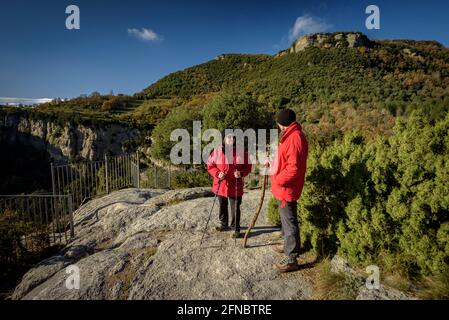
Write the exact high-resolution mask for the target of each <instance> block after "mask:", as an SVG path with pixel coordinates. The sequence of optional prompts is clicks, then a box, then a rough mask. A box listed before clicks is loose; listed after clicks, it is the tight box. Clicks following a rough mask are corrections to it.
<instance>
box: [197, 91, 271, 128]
mask: <svg viewBox="0 0 449 320" xmlns="http://www.w3.org/2000/svg"><path fill="white" fill-rule="evenodd" d="M203 115H204V116H203V118H204V127H205V128H208V129H209V128H215V129H218V130H223V129H227V128H230V129H242V130H246V129H255V130H257V129H271V128H273V126H274V121H273V114H272V113H271V112H269V111H268V110H267V108H266V107H265V106H264V105H263V104H261V103H259V102H257V101H256V100H254V99H253V98H252V97H250V96H248V95H234V94H230V93H224V94H221V95H219V96H218V97H216V98H215V99H214V100H212V101H211V102H210V103H208V104H207V105H206V106H205V107H204V110H203Z"/></svg>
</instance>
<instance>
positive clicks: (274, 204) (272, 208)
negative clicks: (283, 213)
mask: <svg viewBox="0 0 449 320" xmlns="http://www.w3.org/2000/svg"><path fill="white" fill-rule="evenodd" d="M267 219H268V223H270V224H272V225H274V226H280V225H281V217H280V215H279V202H278V201H277V200H276V198H275V197H271V199H270V201H268V212H267Z"/></svg>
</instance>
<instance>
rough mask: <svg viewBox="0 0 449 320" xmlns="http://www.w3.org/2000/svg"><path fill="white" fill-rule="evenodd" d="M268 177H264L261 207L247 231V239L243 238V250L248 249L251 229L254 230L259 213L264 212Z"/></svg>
mask: <svg viewBox="0 0 449 320" xmlns="http://www.w3.org/2000/svg"><path fill="white" fill-rule="evenodd" d="M267 177H268V176H267V175H264V176H263V185H262V195H261V197H260V203H259V207H258V208H257V211H256V214H255V215H254V217H253V221H251V224H250V225H249V227H248V229H247V230H246V233H245V237H244V238H243V248H246V242H247V241H248V236H249V234H250V233H251V229H252V228H254V226H255V225H256V222H257V218H258V217H259V213H260V211H261V210H262V206H263V201H264V199H265V190H266V187H267Z"/></svg>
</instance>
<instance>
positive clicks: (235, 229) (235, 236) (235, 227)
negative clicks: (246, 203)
mask: <svg viewBox="0 0 449 320" xmlns="http://www.w3.org/2000/svg"><path fill="white" fill-rule="evenodd" d="M235 168H236V169H235V172H237V164H236V165H235ZM234 175H235V173H234ZM238 184H239V180H238V178H237V177H235V204H234V220H235V226H234V232H235V234H234V246H236V245H237V223H238V222H239V221H237V217H238V216H237V207H238V202H239V200H238V198H237V197H238V189H237V187H238Z"/></svg>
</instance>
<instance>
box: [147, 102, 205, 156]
mask: <svg viewBox="0 0 449 320" xmlns="http://www.w3.org/2000/svg"><path fill="white" fill-rule="evenodd" d="M201 119H202V117H201V113H200V110H199V109H198V108H190V107H178V108H176V109H175V110H173V111H172V112H170V113H169V114H168V115H167V117H166V118H165V119H164V120H162V121H161V122H159V124H158V125H157V126H156V127H155V128H154V130H153V133H152V140H153V144H152V146H151V155H152V156H153V157H154V158H156V159H162V160H165V161H170V151H171V149H172V147H173V146H174V145H175V144H176V143H178V142H175V141H171V140H170V135H171V133H172V131H173V130H175V129H186V130H187V131H188V132H189V133H190V136H192V132H193V121H200V120H201ZM191 140H192V139H191ZM191 143H192V141H191ZM191 150H192V148H191Z"/></svg>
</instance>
